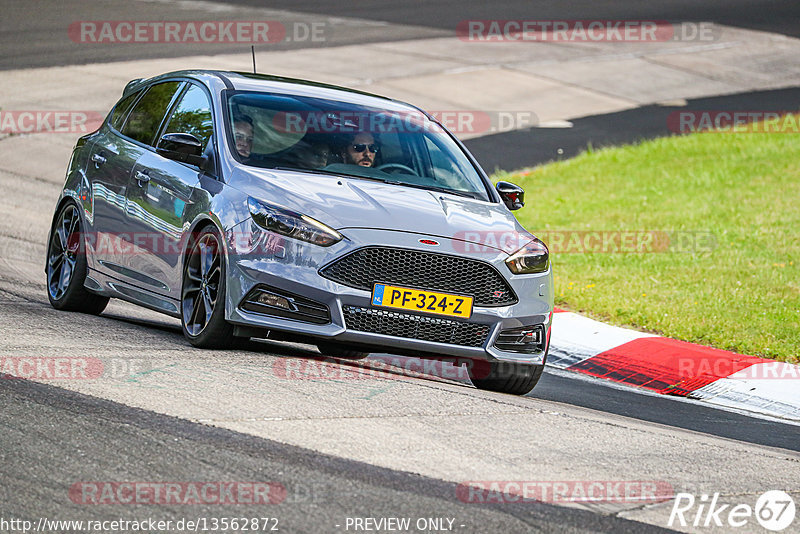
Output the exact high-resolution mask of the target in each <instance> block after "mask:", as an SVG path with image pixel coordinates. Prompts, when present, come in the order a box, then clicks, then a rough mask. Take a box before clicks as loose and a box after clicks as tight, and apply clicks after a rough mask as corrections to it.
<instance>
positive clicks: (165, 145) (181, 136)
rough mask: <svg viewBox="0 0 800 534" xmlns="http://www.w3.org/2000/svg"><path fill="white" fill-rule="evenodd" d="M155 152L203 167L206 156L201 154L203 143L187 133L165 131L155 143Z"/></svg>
mask: <svg viewBox="0 0 800 534" xmlns="http://www.w3.org/2000/svg"><path fill="white" fill-rule="evenodd" d="M156 152H158V153H159V154H160V155H162V156H164V157H165V158H167V159H171V160H175V161H180V162H182V163H189V164H190V165H197V166H198V167H203V165H204V164H205V163H206V157H205V156H203V143H201V142H200V140H199V139H198V138H197V137H195V136H193V135H192V134H188V133H167V134H164V135H162V136H161V139H159V140H158V145H156Z"/></svg>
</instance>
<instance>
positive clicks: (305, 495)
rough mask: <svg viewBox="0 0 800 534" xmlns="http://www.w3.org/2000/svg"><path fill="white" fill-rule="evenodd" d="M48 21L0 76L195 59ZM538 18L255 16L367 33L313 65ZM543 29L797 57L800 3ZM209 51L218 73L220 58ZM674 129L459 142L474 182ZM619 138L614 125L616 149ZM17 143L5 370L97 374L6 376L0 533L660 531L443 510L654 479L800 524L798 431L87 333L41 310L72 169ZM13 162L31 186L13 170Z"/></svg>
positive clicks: (286, 353) (571, 385)
mask: <svg viewBox="0 0 800 534" xmlns="http://www.w3.org/2000/svg"><path fill="white" fill-rule="evenodd" d="M59 4H60V5H63V6H66V7H65V8H64V9H72V10H73V11H72V13H73V15H72V18H71V20H81V19H92V20H111V19H124V18H126V17H127V18H133V19H140V20H148V19H150V20H155V19H158V18H159V17H162V16H171V17H173V18H179V17H181V16H183V17H186V15H185V14H181V13H184V11H175V9H184V10H186V9H189V8H192V9H194V8H197V10H198V11H197V12H198V13H200V14H201V15H198V18H211V17H213V16H214V13H215V11H214V9H216V7H214V6H218V4H212V3H211V2H206V3H202V2H189V3H185V5H184V7H179V8H175V7H173V6H170V5H169V4H167V3H164V2H158V1H154V2H148V3H147V9H146V10H143V8H142V6H141V5H140V4H139V3H120V4H118V3H115V2H109V1H101V2H95V3H92V4H86V3H83V2H78V1H77V0H68V1H67V2H61V3H59ZM256 4H257V5H258V6H260V7H263V3H261V2H258V3H256V2H255V1H253V2H248V1H247V0H238V1H232V2H223V3H220V4H219V5H223V6H224V7H225V9H231V10H233V11H232V12H226V13H227V15H226V16H227V17H229V18H231V17H236V18H241V19H246V18H247V14H248V9H250V7H249V6H251V5H256ZM54 5H56V3H48V2H38V3H27V2H9V1H5V0H4V1H3V2H2V3H1V5H0V10H1V11H0V12H2V13H3V17H2V20H0V24H2V31H0V70H6V71H9V70H12V69H20V68H27V67H48V66H57V65H64V64H83V63H94V62H105V61H117V60H122V59H132V58H156V57H161V56H162V55H164V54H170V55H175V56H184V55H190V54H197V53H198V50H197V48H196V47H194V46H192V45H186V47H185V48H181V47H169V48H168V47H153V46H147V45H143V46H134V45H131V46H119V47H110V48H102V49H100V48H97V49H93V48H91V47H85V46H84V47H81V46H71V44H70V42H69V41H68V40H66V39H65V37H64V35H63V31H61V32H60V33H59V32H57V31H55V29H56V28H58V29H60V30H63V25H64V24H65V21H64V20H63V18H64V17H63V15H59V12H56V11H54V10H52V9H48V6H50V7H52V6H54ZM186 6H188V7H186ZM198 6H199V7H198ZM531 6H532V3H530V2H523V1H514V2H510V1H509V2H501V3H499V4H498V3H492V4H485V3H480V2H469V3H461V2H444V1H436V2H426V3H425V4H424V7H421V8H416V7H415V8H414V9H413V13H414V15H413V17H412V15H410V14H409V13H410V12H411V11H412V10H411V8H409V7H408V6H405V5H403V4H400V3H389V2H383V3H381V2H373V1H368V2H358V3H354V4H345V3H339V4H334V3H331V4H330V5H328V6H325V7H319V6H317V5H315V3H313V2H305V1H297V2H288V1H286V2H284V1H279V2H270V4H269V8H270V9H274V10H276V15H275V17H276V18H279V17H280V16H285V17H289V15H286V13H285V11H280V10H289V11H300V12H304V13H306V14H307V15H308V17H309V19H308V20H316V19H317V18H318V17H319V18H326V17H347V18H349V19H348V20H350V19H352V18H358V19H363V20H364V21H367V22H370V24H366V22H365V25H364V26H363V28H364V29H363V31H361V32H355V31H353V32H343V33H340V34H337V36H335V39H334V42H332V43H328V45H331V44H334V45H335V44H356V43H360V42H378V41H389V40H403V39H413V38H422V37H429V36H441V35H447V34H452V28H453V27H454V25H455V24H456V23H457V22H458V21H460V20H463V19H467V18H500V17H503V18H515V17H517V18H522V17H526V16H529V12H530V10H531V9H532V8H531ZM212 8H213V9H212ZM536 9H537V16H539V17H540V18H546V17H550V18H609V19H611V18H635V17H640V18H645V17H650V18H656V17H658V18H664V19H668V20H714V21H717V22H719V23H723V24H728V25H733V26H741V27H748V28H752V29H759V30H769V31H773V32H777V33H783V34H786V35H794V36H796V35H798V24H797V21H798V20H800V5H798V4H797V3H796V2H745V1H736V2H705V3H702V4H701V3H698V2H689V1H675V0H670V1H668V2H665V3H655V2H639V3H634V4H633V5H628V4H626V3H624V2H614V3H607V4H598V3H597V2H580V3H573V4H570V5H569V6H565V5H563V3H562V2H543V3H539V4H537V5H536ZM60 13H63V12H60ZM281 13H283V14H282V15H281ZM754 14H755V15H754ZM412 18H413V20H410V19H412ZM66 22H69V21H66ZM386 23H389V24H386ZM353 24H355V23H353ZM359 27H362V26H359ZM282 46H285V47H286V48H287V49H290V48H292V47H293V46H295V45H293V44H292V43H284V44H283V45H282ZM298 46H299V45H298ZM303 46H305V45H303ZM202 50H203V51H204V52H203V53H209V54H213V53H215V52H219V51H223V48H222V47H220V48H219V49H215V48H213V47H212V48H208V47H205V48H203V49H202ZM224 50H225V51H230V49H229V48H225V49H224ZM237 51H238V50H237ZM356 59H358V60H361V59H365V58H356ZM366 59H369V58H366ZM0 76H2V73H0ZM30 83H31V84H35V83H36V81H35V80H31V82H30ZM19 90H20V91H24V90H25V88H24V87H21V88H19ZM798 96H799V95H798V92H797V90H796V89H784V90H776V91H768V92H754V93H748V94H746V95H732V96H727V97H719V98H720V100H715V101H700V100H698V101H691V102H689V106H690V107H691V106H697V107H698V109H702V108H703V107H715V106H716V107H726V106H727V107H730V108H732V109H737V106H741V109H747V107H748V106H755V107H756V108H758V106H761V107H762V108H763V107H764V106H765V105H766V104H765V103H766V102H768V103H770V104H773V105H774V106H775V108H776V109H786V108H787V107H789V106H790V105H794V107H796V102H797V97H798ZM1 98H3V97H2V96H0V99H1ZM737 99H738V100H737ZM706 100H711V99H706ZM754 103H755V104H754ZM2 105H3V101H2V100H0V107H2ZM668 112H669V109H668V108H663V107H660V108H656V107H643V108H639V109H636V110H631V111H625V112H620V113H616V114H613V115H610V116H595V117H587V118H585V119H579V120H576V121H574V126H573V128H570V129H559V130H543V129H533V130H524V131H518V132H510V133H506V134H500V135H495V136H490V137H484V138H477V139H473V140H471V141H469V142H468V145H469V146H470V148H471V149H473V150H474V151H475V152H476V154H477V155H478V157H479V159H481V161H483V162H484V166H485V167H486V168H487V169H489V170H491V169H492V167H493V165H492V161H493V160H492V159H491V157H492V154H496V153H497V152H498V151H501V150H508V151H513V150H514V147H515V146H536V147H537V148H536V149H535V150H531V151H527V153H528V154H529V155H528V156H526V158H525V159H524V160H522V159H521V160H519V161H517V160H514V159H513V158H508V157H506V158H504V159H503V161H504V163H506V164H507V165H510V166H511V167H514V166H521V165H529V164H533V163H537V162H540V161H546V160H548V159H554V158H555V156H554V155H553V154H554V151H555V149H557V148H562V149H563V150H564V154H563V157H568V156H569V155H571V154H574V153H575V152H576V151H578V150H580V149H581V148H582V147H584V146H585V144H586V142H587V141H591V142H593V143H594V144H595V146H597V145H599V144H604V143H616V142H626V141H630V140H633V139H635V138H641V137H650V136H656V135H661V134H662V133H665V132H663V131H662V130H661V129H660V127H661V126H660V125H663V124H664V123H665V121H664V118H663V115H659V114H666V113H668ZM653 117H655V118H653ZM626 121H627V122H626ZM611 123H613V124H617V125H619V124H621V123H625V124H626V127H625V128H616V129H614V128H611V127H609V124H611ZM657 125H658V126H657ZM67 137H68V136H67ZM21 141H22V142H24V141H25V138H24V136H23V138H20V137H7V138H2V139H0V154H3V155H4V156H9V157H4V158H0V186H2V191H3V195H2V196H0V212H1V213H3V214H4V216H3V217H2V218H0V324H2V327H0V357H2V358H6V359H8V358H28V359H34V360H35V359H37V358H39V359H41V358H56V357H57V358H64V359H67V360H81V361H83V360H89V361H92V362H95V363H97V364H98V365H100V366H101V367H102V373H100V374H99V375H97V376H94V377H93V378H90V379H81V378H79V377H78V378H75V377H73V378H74V379H70V378H67V379H61V380H58V379H54V380H46V381H43V382H39V381H29V380H20V379H13V378H9V377H7V376H5V375H3V372H4V371H3V370H2V369H0V406H2V409H0V532H3V533H5V532H15V531H17V532H18V531H19V530H12V528H10V527H9V526H3V525H4V524H3V523H2V521H3V520H5V521H8V520H10V519H12V518H13V519H17V520H27V521H32V522H33V524H36V523H37V522H38V521H39V520H40V519H41V518H48V520H89V519H92V520H109V521H110V520H116V519H124V520H143V519H148V518H151V519H158V520H172V521H173V522H176V521H179V520H187V519H189V520H197V519H198V518H206V519H208V520H211V519H212V518H222V517H248V518H256V517H257V518H274V519H277V525H278V527H279V531H281V532H315V533H316V532H356V531H361V532H364V531H367V529H365V528H361V529H358V528H356V527H354V526H353V524H352V520H353V519H354V518H360V519H364V518H390V517H399V518H410V520H411V521H412V524H413V523H415V522H417V521H419V520H423V522H424V521H427V520H428V519H431V520H441V522H440V523H437V522H430V523H424V524H426V525H427V527H426V528H421V529H417V530H411V531H414V532H445V531H454V532H463V533H473V532H474V533H490V532H491V533H494V532H498V533H500V532H502V533H506V532H507V533H516V532H519V533H525V532H620V533H626V532H631V533H635V532H664V531H670V530H669V529H667V528H666V527H667V526H668V519H669V517H670V510H671V509H672V502H671V500H670V499H669V498H662V499H657V500H655V501H654V502H653V501H645V502H640V501H636V500H635V499H632V500H626V501H622V502H618V501H612V502H583V503H564V502H557V503H555V504H554V503H551V502H534V501H531V502H509V501H511V500H513V499H512V498H511V497H509V495H508V494H502V495H501V496H500V500H504V501H505V502H500V503H498V502H492V503H482V502H469V500H468V499H466V500H465V499H464V498H463V493H461V492H460V489H459V488H460V486H459V484H461V483H464V482H467V481H484V482H491V481H495V482H509V481H528V482H531V481H533V482H537V481H538V482H546V483H553V482H557V481H567V482H569V483H572V484H575V483H586V484H588V483H592V482H602V483H605V482H608V481H616V482H620V481H622V482H625V481H628V482H630V481H650V482H653V483H658V484H661V485H662V486H666V487H669V488H671V489H672V491H673V492H687V493H690V494H692V495H695V496H699V495H713V494H716V493H719V499H720V502H721V503H726V504H731V505H735V504H737V503H747V504H749V505H750V506H752V505H753V504H754V503H755V501H756V499H757V498H758V496H759V495H761V494H762V493H764V492H765V491H768V490H773V489H785V490H787V491H789V492H790V493H791V495H792V496H794V498H795V501H796V502H797V503H798V505H800V477H798V472H800V468H798V466H800V425H797V424H791V423H787V422H781V421H777V420H771V419H765V418H756V417H752V416H749V415H746V414H739V413H734V412H730V411H724V410H718V409H711V408H708V407H707V406H700V405H698V404H695V403H692V402H691V401H687V400H683V399H677V398H669V397H663V396H656V395H651V394H645V393H640V392H637V391H634V390H632V389H627V388H621V387H614V386H611V385H609V384H607V383H605V382H603V381H599V380H590V379H583V378H577V377H575V376H570V375H568V374H566V373H563V372H549V371H548V372H547V373H546V374H545V375H544V377H543V378H542V380H541V382H540V384H539V385H538V386H537V388H536V389H535V390H534V391H533V392H532V393H531V394H530V395H528V396H526V397H521V398H520V397H512V396H506V395H501V394H495V393H490V392H484V391H478V390H477V389H475V388H474V387H472V386H471V385H470V384H468V383H467V381H466V380H464V378H463V376H462V375H446V376H444V377H441V376H434V375H430V376H418V375H416V374H410V373H408V372H407V369H404V368H403V366H402V364H403V360H396V361H395V364H393V365H386V364H385V363H384V362H386V361H390V357H389V356H387V355H383V356H378V357H373V358H371V359H369V360H367V361H366V362H365V363H352V362H344V361H333V362H328V363H327V371H328V372H329V373H332V374H330V375H313V376H306V377H302V376H291V375H288V374H287V373H285V370H286V369H287V368H289V367H293V368H297V367H303V366H307V365H308V364H309V362H312V363H313V362H316V360H315V358H316V357H318V356H319V354H318V353H317V351H316V349H314V348H312V347H310V346H306V345H301V344H288V343H278V342H271V341H261V342H256V341H254V342H251V343H248V344H245V345H243V346H241V347H238V348H236V349H233V350H227V351H200V350H196V349H193V348H191V347H190V346H189V345H188V343H186V342H185V340H184V339H183V336H182V335H181V332H180V325H179V323H178V322H177V321H176V320H174V319H171V318H168V317H165V316H161V315H158V314H155V313H152V312H149V311H146V310H143V309H141V308H137V307H135V306H132V305H129V304H127V303H122V302H112V303H111V304H110V305H109V307H108V309H107V310H106V311H105V312H104V313H103V314H102V315H101V316H99V317H92V316H86V315H80V314H75V313H62V312H57V311H56V310H54V309H53V308H52V307H51V306H50V304H49V303H48V300H47V296H46V288H45V277H44V272H43V265H44V257H45V241H46V236H47V231H48V226H49V224H50V218H51V216H52V211H51V210H52V207H53V204H54V201H55V199H56V198H57V195H58V192H59V190H60V187H61V185H62V183H63V171H62V173H61V174H52V173H48V172H43V171H42V170H41V169H43V168H48V169H49V168H50V167H49V165H50V163H47V165H44V164H43V163H42V162H50V160H51V159H52V158H53V157H54V156H53V155H54V154H57V155H58V158H59V159H58V161H56V162H55V164H57V165H56V166H57V167H58V168H61V169H63V168H65V167H66V165H67V159H66V157H64V156H63V155H64V154H65V153H66V154H68V150H69V147H70V146H71V145H72V143H73V142H74V138H65V137H63V136H61V137H59V136H57V135H52V136H49V137H45V138H44V140H43V141H40V142H39V144H37V145H36V146H37V147H44V149H43V150H42V149H41V148H40V149H39V150H40V151H39V152H33V151H31V152H28V153H25V154H23V155H22V156H20V154H16V153H15V154H12V153H11V151H12V148H8V147H20V146H23V144H19V143H20V142H21ZM14 143H17V144H14ZM31 146H33V145H31ZM13 150H17V149H16V148H14V149H13ZM10 156H13V158H12V157H10ZM21 157H24V158H27V159H28V161H29V165H27V166H23V167H22V168H20V167H19V166H15V167H13V168H12V167H10V166H9V165H10V164H7V161H6V160H11V159H14V160H15V161H19V159H20V158H21ZM512 164H513V165H512ZM103 482H113V483H140V484H144V483H163V482H178V483H193V482H217V483H226V482H238V483H270V484H274V487H275V488H279V489H278V490H277V491H278V494H279V495H280V498H279V499H277V500H278V501H279V502H275V503H271V504H261V505H254V504H247V503H245V504H229V503H228V504H214V503H204V504H174V503H167V504H165V503H163V502H152V503H147V502H140V503H138V504H125V503H120V502H115V503H109V502H106V503H105V504H92V503H88V502H85V501H81V499H80V498H79V495H80V488H86V487H88V486H89V485H91V484H99V483H103ZM76 487H78V488H79V490H78V494H76V493H75V489H74V488H76ZM545 500H547V499H545ZM687 517H688V516H687ZM348 518H349V519H348ZM348 521H350V522H348ZM795 524H797V523H795ZM348 525H349V526H348ZM362 525H363V523H362ZM432 525H435V526H432ZM673 526H674V527H675V528H677V527H678V526H677V525H673ZM67 530H68V529H65V528H62V529H55V528H52V529H49V530H47V531H53V532H56V531H58V532H60V531H67ZM184 530H186V529H184ZM189 530H191V529H189ZM261 530H266V529H261ZM679 530H682V531H690V532H728V531H730V529H728V530H725V529H714V528H713V527H712V528H709V529H693V528H692V527H691V526H690V527H686V528H680V529H679ZM107 531H109V532H113V531H114V530H107ZM149 531H152V532H160V531H161V530H158V529H150V530H149ZM172 531H178V530H174V529H173V530H172ZM372 531H378V530H377V529H376V530H372ZM380 531H381V532H392V531H394V532H397V531H398V530H392V529H382V530H380ZM788 531H789V530H787V532H788ZM81 532H82V531H81ZM736 532H763V529H760V527H758V525H757V524H756V523H755V521H754V520H753V521H752V523H751V524H749V525H748V527H747V528H745V529H739V530H736Z"/></svg>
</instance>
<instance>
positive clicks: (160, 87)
mask: <svg viewBox="0 0 800 534" xmlns="http://www.w3.org/2000/svg"><path fill="white" fill-rule="evenodd" d="M180 85H181V82H164V83H159V84H156V85H154V86H152V87H151V88H150V89H149V90H148V91H147V93H145V95H144V96H143V97H142V98H140V99H139V101H138V102H137V103H136V105H135V106H133V109H132V110H131V112H130V114H129V115H128V120H127V121H125V126H123V128H122V130H120V131H121V132H122V135H126V136H128V137H130V138H131V139H135V140H136V141H139V142H140V143H144V144H146V145H152V144H153V138H155V136H156V132H157V131H158V127H159V126H160V125H161V120H162V119H163V118H164V115H165V114H166V112H167V107H168V106H169V103H170V102H171V101H172V97H173V96H175V91H177V90H178V87H180Z"/></svg>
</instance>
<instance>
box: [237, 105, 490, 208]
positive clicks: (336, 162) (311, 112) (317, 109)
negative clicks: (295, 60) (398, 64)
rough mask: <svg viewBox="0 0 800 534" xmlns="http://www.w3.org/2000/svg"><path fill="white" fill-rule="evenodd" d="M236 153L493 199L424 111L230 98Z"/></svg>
mask: <svg viewBox="0 0 800 534" xmlns="http://www.w3.org/2000/svg"><path fill="white" fill-rule="evenodd" d="M228 112H229V113H228V116H229V121H228V125H227V128H228V138H229V140H230V142H231V147H232V148H231V151H232V153H233V156H234V157H235V158H236V159H237V160H238V161H240V162H242V163H245V164H247V165H252V166H255V167H264V168H271V169H274V168H288V169H298V170H303V171H309V172H319V173H324V174H336V175H345V176H353V177H357V178H363V179H368V180H379V181H383V182H387V183H396V184H401V185H407V186H411V187H419V188H423V189H430V190H435V191H444V192H449V193H453V194H458V195H462V196H469V197H472V198H476V199H481V200H489V197H488V194H487V191H486V185H485V184H484V181H483V180H482V179H481V176H480V175H479V174H478V171H477V170H476V168H475V166H474V165H472V163H471V162H470V160H469V159H468V158H467V156H466V155H465V154H464V152H463V151H462V150H461V148H460V147H459V146H458V144H456V142H455V141H454V140H453V139H452V138H451V137H450V136H449V135H448V134H447V133H446V132H445V131H444V130H443V129H442V127H441V126H439V125H438V124H436V123H435V122H432V121H431V120H429V119H428V118H427V117H426V116H425V115H424V114H423V113H422V112H419V111H411V110H397V109H395V110H385V109H378V108H369V107H365V106H360V105H357V104H350V103H346V102H338V101H333V100H326V99H320V98H312V97H303V96H293V95H278V94H267V93H252V92H237V93H232V94H230V96H229V97H228Z"/></svg>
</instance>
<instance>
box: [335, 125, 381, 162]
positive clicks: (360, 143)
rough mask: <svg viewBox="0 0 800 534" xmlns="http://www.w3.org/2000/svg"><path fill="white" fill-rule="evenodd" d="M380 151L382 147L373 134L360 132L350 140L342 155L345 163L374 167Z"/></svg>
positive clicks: (343, 148)
mask: <svg viewBox="0 0 800 534" xmlns="http://www.w3.org/2000/svg"><path fill="white" fill-rule="evenodd" d="M379 150H380V146H379V145H378V143H377V142H376V140H375V137H374V136H373V135H372V134H371V133H369V132H359V133H357V134H355V135H354V136H352V137H351V138H350V140H349V142H348V143H346V144H345V145H344V147H342V149H341V152H340V153H341V156H342V162H344V163H349V164H351V165H361V166H362V167H372V166H373V165H375V156H376V155H377V154H378V151H379Z"/></svg>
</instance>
